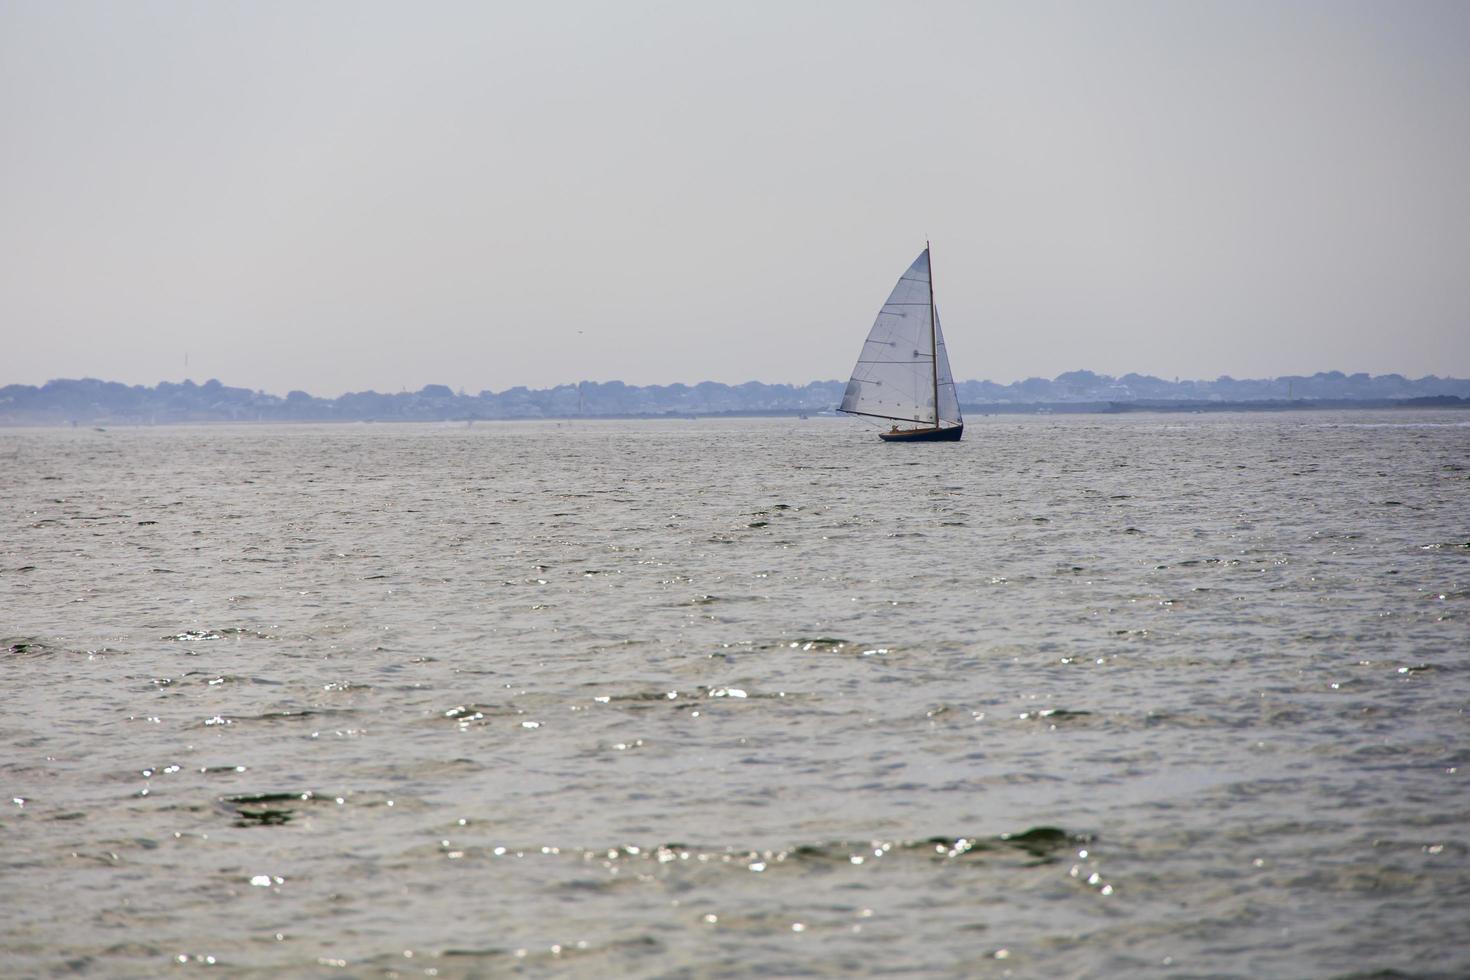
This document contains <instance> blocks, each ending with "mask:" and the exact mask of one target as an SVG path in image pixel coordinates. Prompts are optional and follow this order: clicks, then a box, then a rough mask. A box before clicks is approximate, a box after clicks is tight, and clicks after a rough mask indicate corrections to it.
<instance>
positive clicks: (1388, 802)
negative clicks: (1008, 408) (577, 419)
mask: <svg viewBox="0 0 1470 980" xmlns="http://www.w3.org/2000/svg"><path fill="white" fill-rule="evenodd" d="M1467 422H1470V418H1467V416H1466V415H1464V414H1458V413H1438V414H1436V413H1412V412H1392V413H1379V414H1374V413H1353V412H1342V413H1332V414H1296V413H1294V414H1291V415H1288V416H1278V415H1218V416H1216V415H1203V416H1201V415H1156V416H1144V415H1138V416H1133V415H1130V416H1123V417H1106V416H1101V417H1100V416H1091V417H1048V416H1037V417H1024V418H1023V417H1014V416H1011V417H997V418H976V419H972V420H970V422H969V425H968V428H967V432H966V437H965V441H964V442H962V443H959V444H957V445H932V446H888V445H884V444H881V443H879V442H878V440H877V439H876V437H875V430H874V429H872V428H869V427H867V426H865V425H863V424H861V423H858V422H854V421H848V420H833V419H812V420H809V421H797V420H732V421H723V420H722V421H698V422H689V421H659V422H585V423H560V424H558V423H490V424H477V425H474V426H473V427H467V426H465V425H463V424H458V425H424V426H416V425H391V426H387V425H341V426H332V427H326V426H305V425H302V426H279V427H277V426H241V427H230V426H210V427H165V428H137V429H134V428H109V429H107V430H106V431H96V430H93V429H89V428H79V429H11V430H0V466H3V476H0V489H3V495H0V655H3V657H4V678H5V683H4V686H3V689H0V790H3V816H0V973H3V974H5V975H6V976H33V975H34V976H49V975H81V976H99V977H102V976H106V977H113V976H156V975H160V974H167V975H179V976H183V975H187V974H191V973H195V972H202V973H205V974H206V975H229V976H272V975H276V974H278V973H281V972H285V973H289V974H292V975H298V976H315V975H320V976H368V977H374V976H402V977H409V976H425V975H429V976H440V977H464V976H482V975H483V976H496V975H505V974H521V973H524V974H534V975H543V974H559V975H560V974H565V975H571V976H587V977H594V976H597V977H601V976H610V975H631V976H646V977H717V976H741V975H748V974H756V973H760V974H771V975H811V976H834V975H845V974H884V973H891V974H896V975H916V976H917V975H922V976H956V977H958V976H964V977H991V976H996V977H999V976H1017V977H1103V976H1125V975H1149V976H1179V977H1202V976H1211V977H1263V976H1272V977H1348V976H1355V977H1363V976H1415V977H1463V976H1466V975H1467V974H1470V938H1467V937H1470V930H1467V927H1466V922H1467V920H1470V850H1467V845H1470V829H1467V823H1470V816H1467V815H1470V789H1467V787H1470V782H1467V777H1470V717H1467V706H1470V669H1467V659H1470V658H1467V651H1470V628H1467V623H1470V424H1467ZM1392 971H1396V972H1392Z"/></svg>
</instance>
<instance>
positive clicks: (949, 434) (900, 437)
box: [878, 425, 965, 442]
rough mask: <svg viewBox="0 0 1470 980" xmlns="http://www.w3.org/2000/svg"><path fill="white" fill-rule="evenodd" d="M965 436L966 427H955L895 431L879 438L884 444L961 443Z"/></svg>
mask: <svg viewBox="0 0 1470 980" xmlns="http://www.w3.org/2000/svg"><path fill="white" fill-rule="evenodd" d="M964 434H965V427H964V426H963V425H955V426H951V427H950V428H948V429H895V430H894V431H892V432H880V433H878V438H879V439H882V440H883V441H884V442H959V441H960V436H962V435H964Z"/></svg>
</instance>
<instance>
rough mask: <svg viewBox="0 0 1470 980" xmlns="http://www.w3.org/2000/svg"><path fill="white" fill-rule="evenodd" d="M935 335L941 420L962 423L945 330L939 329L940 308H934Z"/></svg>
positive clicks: (962, 418) (956, 423)
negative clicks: (945, 340) (937, 344)
mask: <svg viewBox="0 0 1470 980" xmlns="http://www.w3.org/2000/svg"><path fill="white" fill-rule="evenodd" d="M934 337H935V339H936V340H938V341H939V420H940V421H941V422H953V423H954V424H955V425H960V424H962V423H963V422H964V421H965V420H964V417H963V416H961V415H960V397H959V394H958V393H957V392H956V391H955V387H954V375H953V374H951V373H950V370H949V351H948V349H947V348H946V347H945V346H944V331H943V330H941V329H939V308H938V307H935V309H934Z"/></svg>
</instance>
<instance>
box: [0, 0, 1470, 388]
mask: <svg viewBox="0 0 1470 980" xmlns="http://www.w3.org/2000/svg"><path fill="white" fill-rule="evenodd" d="M1467 185H1470V3H1464V2H1446V3H1426V2H1405V0H1392V2H1382V3H1360V2H1349V0H1330V2H1324V3H1314V2H1284V0H1283V2H1242V0H1230V2H1224V3H1203V2H1178V0H1168V2H1162V3H1144V2H1129V3H1124V2H1117V3H1103V2H1092V0H1089V2H1084V3H1076V4H1071V3H1060V4H1049V3H1035V2H1024V3H1015V4H1010V3H1005V4H1001V3H979V2H956V3H948V2H917V0H910V2H888V3H866V2H853V0H848V2H826V3H816V2H806V3H801V2H790V0H785V2H752V0H741V2H718V3H716V2H673V0H668V2H636V0H618V2H606V3H594V2H565V3H555V2H547V3H489V2H480V0H476V2H465V3H449V2H438V3H407V2H404V3H392V4H388V3H366V2H360V0H353V2H344V3H328V2H316V3H299V2H294V0H293V2H286V3H268V2H249V3H224V2H211V3H196V2H188V3H184V2H179V3H159V2H151V3H150V2H126V3H123V2H118V3H108V2H94V3H75V2H64V0H63V2H58V0H36V2H16V0H0V339H3V350H0V384H3V383H10V382H25V383H32V384H36V383H41V382H44V381H46V380H48V379H50V378H55V377H81V376H88V375H89V376H94V377H102V378H108V379H115V380H121V381H127V382H129V383H145V384H153V383H156V382H157V381H159V380H163V379H170V380H178V379H182V378H184V377H192V378H193V379H195V380H196V381H201V382H202V381H203V380H205V379H206V378H210V377H217V378H219V379H220V380H222V381H224V382H225V383H226V384H232V385H240V386H244V387H250V388H264V389H266V390H268V391H273V392H276V393H284V392H285V391H287V390H289V389H292V388H302V389H306V390H309V391H312V392H313V393H317V394H324V395H334V394H338V393H341V392H343V391H348V390H363V389H368V388H375V389H378V390H380V391H397V390H399V389H402V388H408V389H416V388H418V387H421V386H422V385H424V384H426V383H430V382H435V383H443V384H448V385H450V386H451V387H454V388H461V387H462V388H464V389H466V390H468V391H470V392H472V393H473V392H476V391H479V390H481V389H482V388H492V389H495V390H501V389H504V388H507V387H510V386H513V385H518V384H525V385H529V386H532V387H542V386H548V385H553V384H557V383H562V382H576V381H579V380H583V379H586V380H610V379H622V380H624V381H627V382H630V383H635V384H650V383H670V382H674V381H683V382H695V381H700V380H714V381H724V382H732V383H735V382H742V381H748V380H752V379H758V380H763V381H786V382H806V381H809V380H813V379H821V378H845V377H846V376H847V374H848V372H849V371H850V370H851V367H852V362H853V361H854V360H855V359H856V357H857V354H858V351H859V349H860V347H861V346H862V340H863V337H864V336H865V334H866V333H867V330H868V327H869V326H870V325H871V322H872V319H873V317H874V315H875V314H876V312H877V310H878V308H879V306H880V305H881V304H882V302H883V300H884V297H886V296H887V294H888V291H889V289H890V288H891V287H892V285H893V281H894V279H896V277H897V276H898V275H899V273H900V272H902V271H903V269H904V268H905V267H907V265H908V264H909V263H910V262H911V261H912V260H913V258H914V256H915V255H917V254H918V252H919V251H920V250H921V249H922V248H923V246H924V240H925V238H926V237H927V238H930V239H932V240H933V243H934V253H933V254H934V269H935V277H936V291H937V295H938V302H939V308H940V310H941V313H942V315H943V318H944V324H945V330H946V336H947V340H948V343H949V350H950V358H951V360H952V362H953V365H954V370H955V374H956V375H957V376H958V377H959V378H961V379H970V378H988V379H991V380H995V381H1000V382H1008V381H1013V380H1016V379H1019V378H1023V377H1026V376H1029V375H1044V376H1048V377H1050V376H1053V375H1055V374H1057V373H1060V372H1062V371H1066V370H1072V369H1077V368H1089V369H1092V370H1095V371H1099V372H1103V373H1109V374H1122V373H1125V372H1128V371H1141V372H1147V373H1153V374H1157V375H1161V376H1165V377H1171V378H1172V377H1174V376H1180V377H1203V378H1213V377H1215V376H1217V375H1220V374H1230V375H1234V376H1236V377H1259V376H1268V375H1280V374H1287V373H1310V372H1313V371H1318V370H1328V369H1334V368H1335V369H1340V370H1344V371H1350V372H1351V371H1369V372H1372V373H1375V374H1376V373H1384V372H1391V371H1396V372H1401V373H1404V374H1408V375H1411V376H1418V375H1423V374H1428V373H1435V374H1440V375H1457V376H1460V377H1465V376H1470V189H1467ZM186 356H187V358H188V363H187V366H186V364H185V358H186Z"/></svg>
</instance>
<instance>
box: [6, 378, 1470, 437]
mask: <svg viewBox="0 0 1470 980" xmlns="http://www.w3.org/2000/svg"><path fill="white" fill-rule="evenodd" d="M844 387H845V384H844V382H841V381H813V382H811V383H810V384H806V385H799V386H798V385H783V384H763V383H761V382H759V381H750V382H746V383H745V384H741V385H726V384H719V383H717V382H714V381H703V382H700V383H699V384H696V385H682V384H673V385H645V386H638V385H628V384H624V383H623V382H621V381H602V382H596V381H586V382H582V383H581V384H567V385H558V386H557V387H555V388H540V389H532V388H523V387H520V388H510V389H508V390H506V391H500V392H494V391H482V392H480V393H479V394H475V395H470V394H466V393H465V392H464V391H459V392H455V391H451V390H450V389H449V388H448V387H447V386H445V385H425V386H424V387H423V388H421V389H419V390H418V391H413V392H408V391H403V392H397V393H394V394H380V393H378V392H376V391H362V392H352V393H349V394H346V395H342V396H341V397H339V398H317V397H315V396H313V395H309V394H307V393H306V392H304V391H292V392H290V393H288V394H287V395H286V396H285V397H284V398H283V397H281V396H279V395H270V394H266V393H265V392H263V391H252V390H250V389H249V388H232V387H230V386H228V385H225V384H222V383H220V382H219V381H216V380H210V381H206V382H204V384H195V383H194V382H193V381H183V382H180V383H173V382H168V381H165V382H162V383H161V384H159V385H157V386H155V387H152V388H150V387H147V386H145V385H125V384H120V383H118V382H116V381H98V380H95V379H92V378H83V379H81V380H58V381H49V382H47V383H46V384H44V385H41V386H39V387H37V386H35V385H9V386H6V387H4V388H0V422H6V423H11V424H25V423H65V422H78V423H80V422H88V423H93V422H113V423H137V424H151V423H163V422H256V421H259V422H282V421H302V422H304V421H323V422H325V421H376V420H381V421H422V422H427V421H438V420H446V419H537V418H576V417H580V416H587V417H592V416H603V417H612V416H660V415H739V414H758V415H771V414H782V413H790V414H796V413H802V412H808V413H810V412H820V411H829V410H832V409H835V408H836V407H837V404H838V403H839V402H840V401H841V400H842V391H843V388H844ZM956 387H957V389H958V393H959V398H960V402H961V404H962V405H966V406H974V407H976V408H977V409H980V410H982V411H983V410H991V411H1026V410H1027V408H1028V406H1030V407H1032V408H1041V407H1046V408H1050V409H1052V410H1058V411H1068V410H1072V411H1076V410H1084V411H1086V410H1092V411H1099V410H1104V411H1106V410H1112V411H1120V410H1128V409H1129V408H1130V407H1132V408H1137V409H1143V410H1149V409H1152V410H1160V409H1169V408H1174V409H1184V410H1201V409H1208V408H1211V407H1216V406H1218V407H1221V408H1223V407H1226V406H1229V407H1232V408H1235V407H1272V406H1274V407H1279V408H1292V407H1295V408H1303V407H1314V406H1316V407H1324V408H1325V407H1351V405H1352V404H1354V403H1363V404H1364V405H1365V406H1366V405H1368V404H1373V403H1379V404H1383V405H1394V404H1400V403H1403V404H1408V403H1412V402H1416V401H1417V403H1419V404H1438V405H1454V404H1458V400H1459V399H1470V380H1465V379H1461V378H1439V377H1435V376H1433V375H1431V376H1429V377H1424V378H1415V379H1410V378H1405V377H1403V376H1402V375H1398V374H1380V375H1367V374H1343V373H1342V372H1341V371H1326V372H1321V373H1318V374H1314V375H1311V376H1310V377H1305V376H1293V377H1283V378H1272V379H1269V380H1236V379H1234V378H1229V377H1221V378H1216V379H1215V380H1214V381H1180V380H1177V379H1176V380H1174V381H1167V380H1165V379H1163V378H1155V377H1152V376H1149V375H1143V374H1125V375H1124V376H1123V377H1121V378H1114V377H1110V376H1108V375H1104V374H1094V373H1093V372H1091V371H1069V372H1067V373H1065V374H1060V375H1057V377H1055V378H1051V379H1047V378H1027V379H1026V380H1025V381H1017V382H1013V383H1012V384H1006V385H1002V384H996V383H995V382H993V381H965V382H961V383H960V384H958V385H957V386H956ZM1421 399H1428V400H1432V401H1418V400H1421ZM1085 406H1086V407H1085Z"/></svg>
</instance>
